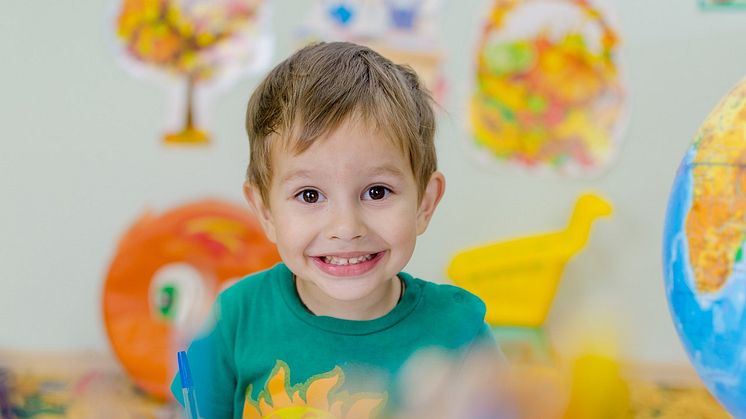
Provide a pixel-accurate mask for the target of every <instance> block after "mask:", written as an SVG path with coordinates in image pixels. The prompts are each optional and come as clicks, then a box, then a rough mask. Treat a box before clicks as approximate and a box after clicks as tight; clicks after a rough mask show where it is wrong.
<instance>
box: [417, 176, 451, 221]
mask: <svg viewBox="0 0 746 419" xmlns="http://www.w3.org/2000/svg"><path fill="white" fill-rule="evenodd" d="M445 190H446V178H445V176H443V174H442V173H440V172H435V173H433V174H432V176H430V180H429V181H428V182H427V186H426V187H425V193H424V194H423V195H422V201H420V207H419V209H418V210H417V235H420V234H422V233H424V232H425V230H427V225H428V224H429V223H430V219H431V218H432V217H433V213H434V212H435V208H436V207H437V206H438V203H439V202H440V199H441V198H443V193H444V192H445Z"/></svg>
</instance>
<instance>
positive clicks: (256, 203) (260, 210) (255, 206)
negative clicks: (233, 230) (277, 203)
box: [243, 181, 277, 243]
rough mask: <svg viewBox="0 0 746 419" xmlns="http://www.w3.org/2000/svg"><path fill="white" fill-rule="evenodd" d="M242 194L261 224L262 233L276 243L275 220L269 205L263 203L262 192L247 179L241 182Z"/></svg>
mask: <svg viewBox="0 0 746 419" xmlns="http://www.w3.org/2000/svg"><path fill="white" fill-rule="evenodd" d="M243 195H244V197H245V198H246V202H248V203H249V206H250V207H251V210H252V211H253V212H254V215H255V216H256V218H257V219H258V220H259V223H260V224H261V225H262V229H263V230H264V234H266V235H267V238H268V239H269V241H271V242H272V243H276V238H277V233H276V231H275V222H274V219H273V218H272V212H271V211H270V210H269V207H268V206H267V205H265V203H264V199H262V194H261V193H260V192H259V189H257V188H256V186H254V185H252V184H251V183H249V182H248V181H246V182H244V184H243Z"/></svg>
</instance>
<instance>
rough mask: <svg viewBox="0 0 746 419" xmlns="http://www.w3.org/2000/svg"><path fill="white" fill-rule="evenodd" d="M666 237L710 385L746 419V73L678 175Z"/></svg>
mask: <svg viewBox="0 0 746 419" xmlns="http://www.w3.org/2000/svg"><path fill="white" fill-rule="evenodd" d="M663 235H664V237H663V266H664V275H665V284H666V294H667V297H668V302H669V308H670V310H671V315H672V317H673V319H674V324H675V327H676V329H677V331H678V333H679V337H680V338H681V341H682V343H683V345H684V347H685V349H686V351H687V353H688V354H689V358H690V359H691V361H692V363H693V364H694V367H695V368H696V370H697V373H698V374H699V376H700V377H701V378H702V381H704V383H705V385H706V386H707V387H708V389H709V390H710V391H711V392H712V393H713V394H714V395H715V397H717V399H718V400H719V401H720V402H721V403H722V404H723V405H724V406H725V407H726V409H728V410H729V411H730V413H731V414H733V415H734V416H735V417H738V418H743V417H746V313H745V311H746V260H745V259H744V244H745V242H746V79H744V80H742V81H741V82H740V83H739V84H738V85H737V86H736V87H735V88H734V89H733V90H732V91H731V92H730V93H729V94H728V95H726V96H725V98H724V99H722V100H721V102H720V103H719V104H718V105H717V106H716V108H715V109H714V110H713V111H712V113H711V114H710V115H709V116H708V117H707V119H706V120H705V122H704V123H703V124H702V126H701V127H700V129H699V131H698V133H697V135H696V136H695V139H694V142H693V144H692V145H691V147H690V148H689V150H688V151H687V153H686V155H685V156H684V159H683V161H682V162H681V165H680V167H679V170H678V173H677V174H676V178H675V180H674V185H673V188H672V191H671V196H670V199H669V204H668V212H667V216H666V224H665V228H664V234H663Z"/></svg>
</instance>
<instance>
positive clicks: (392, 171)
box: [369, 164, 404, 177]
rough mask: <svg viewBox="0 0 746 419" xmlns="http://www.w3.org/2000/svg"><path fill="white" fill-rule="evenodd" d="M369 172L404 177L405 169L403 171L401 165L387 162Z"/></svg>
mask: <svg viewBox="0 0 746 419" xmlns="http://www.w3.org/2000/svg"><path fill="white" fill-rule="evenodd" d="M369 173H370V174H371V175H373V176H377V175H393V176H397V177H404V171H402V170H401V169H400V168H399V167H397V166H394V165H390V164H386V165H383V166H377V167H375V168H373V169H372V170H371V171H370V172H369Z"/></svg>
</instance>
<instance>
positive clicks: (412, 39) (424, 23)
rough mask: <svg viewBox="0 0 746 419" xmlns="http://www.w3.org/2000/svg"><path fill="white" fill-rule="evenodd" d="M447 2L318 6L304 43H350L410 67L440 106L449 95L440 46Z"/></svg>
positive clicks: (361, 0) (352, 1)
mask: <svg viewBox="0 0 746 419" xmlns="http://www.w3.org/2000/svg"><path fill="white" fill-rule="evenodd" d="M440 9H441V0H342V1H332V0H315V1H314V2H313V5H312V6H311V9H310V13H309V15H308V16H307V18H306V20H305V23H304V25H303V26H302V27H301V29H300V34H299V35H300V39H301V41H302V42H304V43H309V42H314V41H350V42H355V43H359V44H363V45H367V46H369V47H370V48H372V49H374V50H376V51H377V52H379V53H380V54H381V55H383V56H385V57H387V58H388V59H390V60H391V61H393V62H395V63H397V64H408V65H410V66H411V67H412V68H413V69H414V70H415V71H416V72H417V74H418V75H419V76H420V78H421V79H422V80H423V83H424V85H425V86H426V87H427V88H428V89H429V90H430V92H431V93H432V94H433V97H434V98H435V100H436V101H442V99H443V96H444V94H445V88H446V85H445V79H444V78H443V74H442V71H441V68H440V66H441V62H442V52H441V48H440V45H439V43H438V41H437V32H436V30H437V23H438V22H437V19H438V18H439V16H440Z"/></svg>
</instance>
